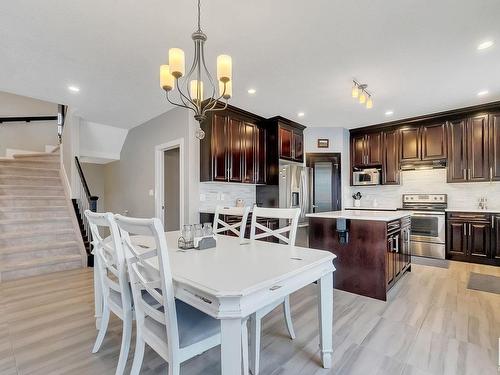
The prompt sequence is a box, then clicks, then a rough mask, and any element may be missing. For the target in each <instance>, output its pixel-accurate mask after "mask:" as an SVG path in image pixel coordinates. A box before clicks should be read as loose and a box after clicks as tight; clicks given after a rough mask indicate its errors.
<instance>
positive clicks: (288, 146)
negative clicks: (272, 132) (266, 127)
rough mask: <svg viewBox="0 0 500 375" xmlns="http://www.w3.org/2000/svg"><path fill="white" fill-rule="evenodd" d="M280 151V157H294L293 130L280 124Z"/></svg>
mask: <svg viewBox="0 0 500 375" xmlns="http://www.w3.org/2000/svg"><path fill="white" fill-rule="evenodd" d="M278 138H279V153H280V158H283V159H291V158H292V130H291V129H288V128H285V127H283V126H281V125H280V126H279V137H278Z"/></svg>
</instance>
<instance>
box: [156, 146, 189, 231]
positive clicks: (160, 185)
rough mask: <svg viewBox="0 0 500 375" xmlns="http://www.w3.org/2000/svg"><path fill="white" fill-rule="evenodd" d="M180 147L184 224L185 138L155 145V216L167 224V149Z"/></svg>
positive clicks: (181, 199)
mask: <svg viewBox="0 0 500 375" xmlns="http://www.w3.org/2000/svg"><path fill="white" fill-rule="evenodd" d="M175 148H178V149H179V200H180V204H179V207H180V209H179V225H180V226H181V227H182V225H183V224H184V138H178V139H174V140H173V141H170V142H167V143H163V144H161V145H157V146H155V194H154V195H155V217H157V218H158V219H160V220H161V222H162V223H163V225H164V226H165V223H164V219H165V212H164V211H165V209H164V208H165V186H164V181H165V176H164V171H165V151H168V150H172V149H175Z"/></svg>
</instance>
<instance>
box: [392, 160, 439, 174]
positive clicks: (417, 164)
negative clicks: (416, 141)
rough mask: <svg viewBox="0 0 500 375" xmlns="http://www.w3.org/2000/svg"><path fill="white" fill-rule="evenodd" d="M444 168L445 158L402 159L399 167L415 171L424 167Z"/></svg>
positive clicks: (403, 169) (424, 168)
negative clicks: (430, 159)
mask: <svg viewBox="0 0 500 375" xmlns="http://www.w3.org/2000/svg"><path fill="white" fill-rule="evenodd" d="M443 168H446V159H440V160H432V161H427V160H425V161H424V160H421V161H412V162H410V161H402V162H401V167H400V169H401V170H402V171H416V170H426V169H443Z"/></svg>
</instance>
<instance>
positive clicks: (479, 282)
mask: <svg viewBox="0 0 500 375" xmlns="http://www.w3.org/2000/svg"><path fill="white" fill-rule="evenodd" d="M467 288H468V289H474V290H479V291H481V292H489V293H496V294H500V277H498V276H493V275H484V274H482V273H475V272H471V273H470V275H469V283H468V284H467Z"/></svg>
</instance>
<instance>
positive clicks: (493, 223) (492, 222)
mask: <svg viewBox="0 0 500 375" xmlns="http://www.w3.org/2000/svg"><path fill="white" fill-rule="evenodd" d="M491 229H495V216H493V215H492V216H491Z"/></svg>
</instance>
